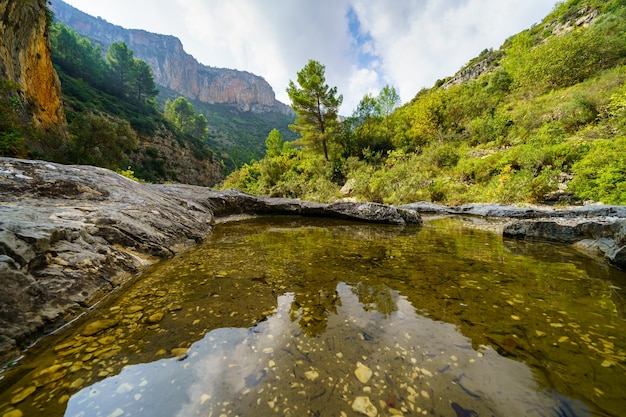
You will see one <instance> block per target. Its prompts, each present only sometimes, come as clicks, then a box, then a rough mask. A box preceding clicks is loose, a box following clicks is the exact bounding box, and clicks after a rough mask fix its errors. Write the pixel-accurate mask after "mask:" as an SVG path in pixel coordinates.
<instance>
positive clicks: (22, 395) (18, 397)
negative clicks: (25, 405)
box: [11, 385, 37, 405]
mask: <svg viewBox="0 0 626 417" xmlns="http://www.w3.org/2000/svg"><path fill="white" fill-rule="evenodd" d="M36 389H37V387H35V386H34V385H31V386H30V387H26V388H24V389H22V390H21V391H19V392H18V393H17V394H15V395H14V396H13V397H12V398H11V405H14V404H17V403H21V402H22V401H24V400H25V399H26V398H27V397H28V396H29V395H31V394H32V393H33V392H35V390H36Z"/></svg>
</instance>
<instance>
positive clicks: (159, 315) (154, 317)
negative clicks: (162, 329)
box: [146, 311, 164, 324]
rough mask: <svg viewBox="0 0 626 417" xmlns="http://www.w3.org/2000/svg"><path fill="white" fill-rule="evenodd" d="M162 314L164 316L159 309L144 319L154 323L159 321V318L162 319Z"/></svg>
mask: <svg viewBox="0 0 626 417" xmlns="http://www.w3.org/2000/svg"><path fill="white" fill-rule="evenodd" d="M163 316H164V314H163V313H162V312H160V311H159V312H157V313H154V314H151V315H150V316H149V317H148V318H147V319H146V321H147V322H148V323H152V324H154V323H158V322H160V321H161V320H163Z"/></svg>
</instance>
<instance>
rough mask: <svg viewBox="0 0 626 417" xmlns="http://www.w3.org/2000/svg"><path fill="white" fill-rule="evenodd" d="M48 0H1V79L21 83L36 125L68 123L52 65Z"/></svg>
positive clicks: (22, 96) (53, 127)
mask: <svg viewBox="0 0 626 417" xmlns="http://www.w3.org/2000/svg"><path fill="white" fill-rule="evenodd" d="M46 16H47V10H46V1H45V0H34V1H15V0H0V79H5V80H6V79H8V80H10V81H12V82H15V83H16V84H17V85H19V87H20V90H21V98H22V102H23V103H24V104H25V105H26V107H27V110H26V112H27V113H28V114H29V116H31V117H32V120H33V122H34V123H35V125H36V126H38V127H41V128H44V129H55V130H56V128H57V127H58V126H60V125H63V124H65V116H64V113H63V106H62V103H61V91H60V88H59V80H58V78H57V76H56V73H55V71H54V69H53V68H52V62H51V60H50V52H49V50H48V36H47V18H46Z"/></svg>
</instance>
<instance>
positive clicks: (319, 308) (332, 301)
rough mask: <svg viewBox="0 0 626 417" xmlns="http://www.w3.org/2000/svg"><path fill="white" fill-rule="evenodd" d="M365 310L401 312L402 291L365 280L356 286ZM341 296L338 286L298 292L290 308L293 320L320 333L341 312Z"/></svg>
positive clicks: (310, 333) (310, 332) (312, 333)
mask: <svg viewBox="0 0 626 417" xmlns="http://www.w3.org/2000/svg"><path fill="white" fill-rule="evenodd" d="M351 288H352V292H353V293H354V294H355V295H356V296H357V298H358V299H359V302H360V303H361V304H362V306H363V310H364V311H378V312H379V313H381V314H382V315H384V316H389V315H391V314H392V313H394V312H395V311H398V292H397V291H395V290H393V289H391V288H389V287H388V286H386V285H384V284H375V285H368V284H365V283H363V282H359V283H357V284H356V285H355V286H352V287H351ZM338 306H341V298H340V297H339V293H338V291H337V289H336V288H335V287H333V288H322V289H320V290H318V291H317V292H315V293H313V292H299V293H296V294H295V295H294V299H293V302H292V303H291V307H290V309H289V316H290V318H291V321H296V320H297V321H298V324H299V325H300V328H301V329H302V330H303V331H304V333H305V334H306V335H308V336H318V335H320V334H322V333H324V332H325V331H326V326H327V324H328V317H329V316H330V314H337V307H338Z"/></svg>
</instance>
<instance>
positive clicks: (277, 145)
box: [265, 129, 285, 158]
mask: <svg viewBox="0 0 626 417" xmlns="http://www.w3.org/2000/svg"><path fill="white" fill-rule="evenodd" d="M284 145H285V139H284V138H283V135H281V134H280V132H279V131H278V129H273V130H272V131H271V132H270V133H269V134H268V135H267V138H266V139H265V147H266V151H265V156H267V157H268V158H272V157H274V156H278V155H280V154H281V153H282V152H283V146H284Z"/></svg>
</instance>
